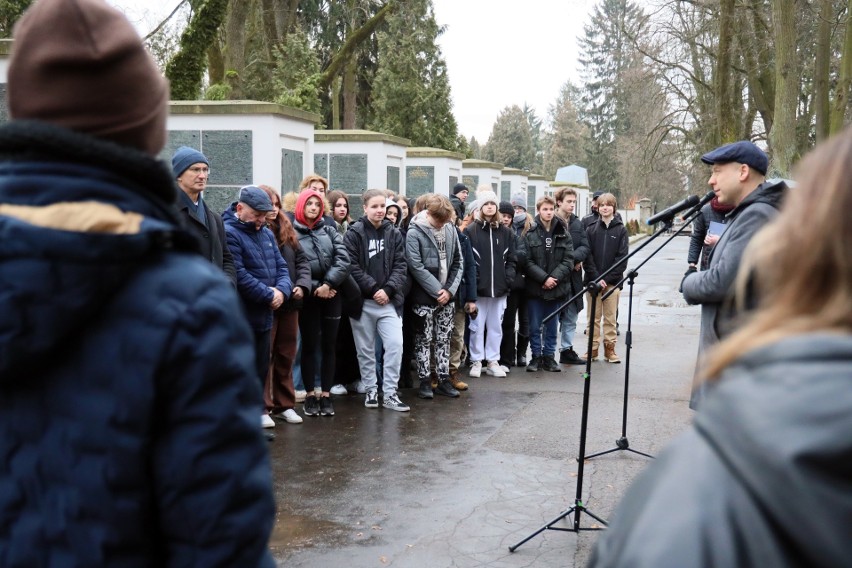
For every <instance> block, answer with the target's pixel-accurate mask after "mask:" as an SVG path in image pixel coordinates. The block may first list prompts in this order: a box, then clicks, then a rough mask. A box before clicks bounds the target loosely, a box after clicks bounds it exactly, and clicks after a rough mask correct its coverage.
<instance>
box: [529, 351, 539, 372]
mask: <svg viewBox="0 0 852 568" xmlns="http://www.w3.org/2000/svg"><path fill="white" fill-rule="evenodd" d="M539 359H541V357H536V356H535V355H533V356H532V359H530V363H529V365H527V372H529V373H538V363H539Z"/></svg>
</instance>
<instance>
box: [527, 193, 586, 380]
mask: <svg viewBox="0 0 852 568" xmlns="http://www.w3.org/2000/svg"><path fill="white" fill-rule="evenodd" d="M535 209H536V213H537V215H536V217H535V224H534V225H533V227H532V228H531V229H530V230H529V231H527V234H526V235H524V238H523V239H524V249H525V250H526V259H525V262H526V274H527V278H526V289H527V296H528V297H529V303H528V305H527V308H528V310H529V315H530V347H531V348H532V359H530V363H529V365H527V371H529V372H531V373H534V372H536V371H538V370H539V369H541V370H544V371H552V372H555V373H558V372H560V371H561V370H562V369H561V368H560V367H559V363H557V362H556V359H554V354H555V353H556V318H555V317H554V318H550V319H549V320H548V321H547V324H546V327H545V329H544V333H543V334H542V330H541V322H542V320H544V318H545V317H546V316H548V315H550V314H552V313H553V312H554V311H556V309H557V308H558V307H559V303H560V302H561V301H562V300H563V299H565V298H566V297H567V294H568V292H569V291H570V290H571V272H572V271H573V270H574V246H573V244H572V243H571V235H570V233H569V232H568V228H567V227H566V226H565V224H564V223H563V222H562V221H560V220H559V219H557V218H556V216H555V215H556V200H554V199H553V198H552V197H550V196H548V195H545V196H544V197H540V198H539V199H538V201H537V202H536V204H535Z"/></svg>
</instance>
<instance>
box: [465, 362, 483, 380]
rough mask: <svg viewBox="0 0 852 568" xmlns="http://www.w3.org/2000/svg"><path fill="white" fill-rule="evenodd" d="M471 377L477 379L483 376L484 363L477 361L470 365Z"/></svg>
mask: <svg viewBox="0 0 852 568" xmlns="http://www.w3.org/2000/svg"><path fill="white" fill-rule="evenodd" d="M468 374H469V375H470V376H471V377H473V378H477V377H479V376H480V375H482V361H475V362H474V363H471V364H470V373H468Z"/></svg>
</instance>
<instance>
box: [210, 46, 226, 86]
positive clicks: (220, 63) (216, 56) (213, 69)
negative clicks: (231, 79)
mask: <svg viewBox="0 0 852 568" xmlns="http://www.w3.org/2000/svg"><path fill="white" fill-rule="evenodd" d="M207 77H208V78H209V79H210V84H211V85H217V84H221V83H224V82H225V56H224V55H222V48H221V47H219V42H218V41H214V42H213V43H212V44H211V45H210V47H209V48H208V49H207Z"/></svg>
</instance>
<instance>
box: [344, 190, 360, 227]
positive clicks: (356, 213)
mask: <svg viewBox="0 0 852 568" xmlns="http://www.w3.org/2000/svg"><path fill="white" fill-rule="evenodd" d="M346 197H348V198H349V218H350V219H352V221H357V220H358V219H360V218H361V217H363V216H364V200H363V199H361V193H347V194H346Z"/></svg>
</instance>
